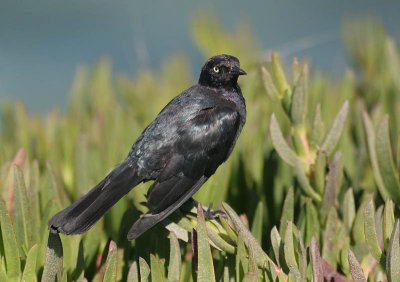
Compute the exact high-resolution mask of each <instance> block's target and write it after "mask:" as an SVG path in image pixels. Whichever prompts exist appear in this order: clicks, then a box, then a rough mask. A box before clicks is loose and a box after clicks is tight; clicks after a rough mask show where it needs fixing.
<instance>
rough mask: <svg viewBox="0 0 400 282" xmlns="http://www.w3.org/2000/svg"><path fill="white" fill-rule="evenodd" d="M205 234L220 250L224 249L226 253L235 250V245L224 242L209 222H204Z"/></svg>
mask: <svg viewBox="0 0 400 282" xmlns="http://www.w3.org/2000/svg"><path fill="white" fill-rule="evenodd" d="M206 226H207V234H208V237H209V239H210V241H209V242H210V244H211V245H212V246H213V247H214V248H217V249H218V250H220V251H224V252H226V253H228V254H233V253H234V252H235V247H234V246H232V245H231V244H229V243H228V242H226V241H225V240H224V239H223V238H222V237H221V236H220V235H219V234H218V232H217V231H216V228H215V227H214V224H212V223H211V222H206Z"/></svg>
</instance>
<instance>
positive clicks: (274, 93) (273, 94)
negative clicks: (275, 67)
mask: <svg viewBox="0 0 400 282" xmlns="http://www.w3.org/2000/svg"><path fill="white" fill-rule="evenodd" d="M261 73H262V79H263V83H264V88H265V91H266V92H267V94H268V96H270V98H271V99H272V100H274V99H282V94H281V93H279V92H278V90H277V89H276V87H275V84H274V82H273V80H272V77H271V74H270V73H269V71H268V70H267V69H266V68H265V67H261Z"/></svg>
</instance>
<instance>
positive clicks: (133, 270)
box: [126, 260, 173, 282]
mask: <svg viewBox="0 0 400 282" xmlns="http://www.w3.org/2000/svg"><path fill="white" fill-rule="evenodd" d="M126 281H127V282H139V272H138V266H137V262H136V260H135V261H133V262H132V264H131V266H130V267H129V272H128V278H127V279H126ZM171 281H173V280H171Z"/></svg>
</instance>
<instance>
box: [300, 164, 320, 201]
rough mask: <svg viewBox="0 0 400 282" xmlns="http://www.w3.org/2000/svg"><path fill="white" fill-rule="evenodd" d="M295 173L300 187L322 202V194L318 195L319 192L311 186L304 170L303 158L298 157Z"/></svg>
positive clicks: (308, 194)
mask: <svg viewBox="0 0 400 282" xmlns="http://www.w3.org/2000/svg"><path fill="white" fill-rule="evenodd" d="M295 174H296V178H297V180H298V181H299V184H300V188H302V190H303V191H304V193H305V194H306V195H307V196H309V197H311V198H312V199H313V200H315V201H316V202H321V196H320V195H318V193H317V192H315V191H314V189H313V188H312V187H311V185H310V182H309V180H308V178H307V176H306V172H305V171H304V166H303V163H302V161H301V159H299V158H297V159H296V162H295Z"/></svg>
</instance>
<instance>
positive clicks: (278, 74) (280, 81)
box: [272, 52, 290, 93]
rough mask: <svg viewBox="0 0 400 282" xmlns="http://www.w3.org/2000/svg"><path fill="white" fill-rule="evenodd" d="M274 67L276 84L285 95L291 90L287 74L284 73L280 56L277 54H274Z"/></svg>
mask: <svg viewBox="0 0 400 282" xmlns="http://www.w3.org/2000/svg"><path fill="white" fill-rule="evenodd" d="M272 67H273V70H274V75H275V80H276V84H277V86H278V89H279V92H280V93H285V92H286V91H287V90H289V89H290V86H289V84H288V83H287V80H286V76H285V72H284V71H283V68H282V65H281V62H280V60H279V56H278V53H277V52H272Z"/></svg>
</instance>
